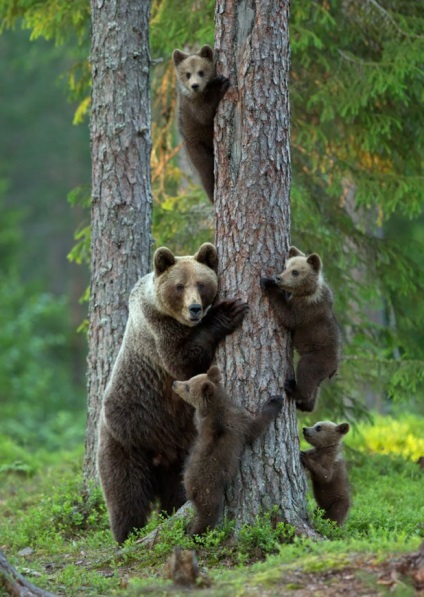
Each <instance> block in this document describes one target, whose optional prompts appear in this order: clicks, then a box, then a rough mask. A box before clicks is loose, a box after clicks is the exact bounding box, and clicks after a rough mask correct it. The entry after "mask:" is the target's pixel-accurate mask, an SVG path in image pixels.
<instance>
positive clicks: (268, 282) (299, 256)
mask: <svg viewBox="0 0 424 597" xmlns="http://www.w3.org/2000/svg"><path fill="white" fill-rule="evenodd" d="M288 256H289V258H288V260H287V262H286V265H285V268H284V271H283V273H281V274H280V275H278V276H272V277H265V278H261V287H262V289H263V290H264V291H265V292H266V294H267V296H268V298H269V300H270V302H271V305H272V306H273V308H274V310H275V312H276V315H277V318H278V319H279V320H280V322H281V323H282V325H284V326H285V327H286V328H287V329H288V330H291V331H292V333H293V344H294V348H295V349H296V350H297V352H298V353H299V355H300V359H299V362H298V365H297V369H296V379H288V380H286V384H285V390H286V392H287V394H288V395H289V396H290V397H292V398H293V399H294V400H295V401H296V405H297V407H298V408H299V409H300V410H303V411H308V412H310V411H313V410H314V407H315V402H316V398H317V394H318V388H319V385H320V384H321V382H322V381H323V380H324V379H326V378H327V377H328V378H331V377H333V375H334V374H335V373H336V372H337V368H338V366H339V362H340V356H341V334H340V329H339V326H338V324H337V321H336V318H335V316H334V313H333V293H332V291H331V289H330V288H329V286H328V285H327V284H326V283H325V281H324V278H323V275H322V264H321V259H320V257H319V255H317V254H316V253H313V254H312V255H309V256H306V255H305V254H304V253H302V252H301V251H299V250H298V249H296V247H290V249H289V255H288Z"/></svg>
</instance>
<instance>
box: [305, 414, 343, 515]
mask: <svg viewBox="0 0 424 597" xmlns="http://www.w3.org/2000/svg"><path fill="white" fill-rule="evenodd" d="M348 431H349V423H341V424H340V425H336V424H335V423H332V422H331V421H323V422H320V423H316V424H315V425H314V426H313V427H304V428H303V435H304V438H305V439H306V441H307V442H308V443H309V444H311V446H314V448H313V449H312V450H307V451H306V452H300V461H301V463H302V464H303V466H304V467H305V468H306V469H307V470H308V471H309V472H310V475H311V480H312V489H313V492H314V497H315V500H316V502H317V504H318V506H319V507H320V508H322V509H323V510H324V512H325V518H328V519H329V520H334V521H335V522H336V523H337V524H339V525H342V524H343V523H344V521H345V520H346V516H347V513H348V511H349V508H350V490H349V480H348V476H347V469H346V463H345V461H344V460H343V455H342V448H341V442H342V440H343V437H344V436H345V435H346V433H348Z"/></svg>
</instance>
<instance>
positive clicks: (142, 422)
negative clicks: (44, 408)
mask: <svg viewBox="0 0 424 597" xmlns="http://www.w3.org/2000/svg"><path fill="white" fill-rule="evenodd" d="M217 266H218V258H217V253H216V249H215V247H214V246H213V245H211V244H210V243H205V244H203V245H202V246H201V247H200V249H199V250H198V251H197V253H196V254H195V255H193V256H185V257H175V256H174V255H173V253H172V252H171V251H170V250H169V249H167V248H166V247H162V248H160V249H157V251H156V252H155V255H154V271H153V272H151V273H150V274H147V275H146V276H144V277H143V278H141V280H139V282H138V283H137V284H136V285H135V287H134V289H133V290H132V292H131V295H130V301H129V316H128V322H127V327H126V329H125V334H124V338H123V341H122V346H121V349H120V351H119V354H118V356H117V359H116V362H115V365H114V367H113V370H112V374H111V378H110V380H109V383H108V385H107V387H106V390H105V394H104V398H103V405H102V412H101V417H100V431H99V450H98V462H97V464H98V470H99V476H100V481H101V485H102V488H103V492H104V495H105V499H106V506H107V510H108V514H109V519H110V524H111V527H112V532H113V534H114V537H115V539H116V540H117V541H118V542H120V543H121V542H123V541H125V539H126V538H127V537H128V535H129V534H130V533H131V531H132V530H133V529H136V528H141V527H143V526H144V525H145V524H146V521H147V516H148V515H149V513H150V511H151V505H152V503H153V502H154V501H155V500H159V506H160V508H161V510H163V511H165V512H167V513H168V514H170V513H171V512H172V511H173V510H174V509H177V508H179V507H180V506H182V504H183V503H184V502H185V499H186V498H185V494H184V488H183V485H182V471H183V463H184V461H185V459H186V457H187V454H188V452H189V449H190V447H191V444H192V442H193V440H194V438H195V428H194V424H193V409H192V407H191V406H189V405H188V404H186V403H185V402H183V401H182V400H180V399H179V398H178V396H176V395H175V394H174V393H173V391H172V382H173V381H174V380H175V379H188V378H190V377H192V376H193V375H197V374H199V373H202V372H205V371H207V370H208V368H209V367H210V365H211V363H212V359H213V357H214V353H215V349H216V347H217V345H218V343H219V342H220V341H221V340H222V339H223V338H224V337H225V336H226V335H227V334H231V333H232V332H233V331H234V330H235V329H236V328H238V327H239V326H240V325H241V323H242V321H243V318H244V315H245V313H246V309H247V305H246V303H242V302H241V301H239V300H236V299H226V300H224V301H221V302H219V303H217V304H213V302H214V300H215V297H216V293H217V287H218V279H217V274H216V271H217Z"/></svg>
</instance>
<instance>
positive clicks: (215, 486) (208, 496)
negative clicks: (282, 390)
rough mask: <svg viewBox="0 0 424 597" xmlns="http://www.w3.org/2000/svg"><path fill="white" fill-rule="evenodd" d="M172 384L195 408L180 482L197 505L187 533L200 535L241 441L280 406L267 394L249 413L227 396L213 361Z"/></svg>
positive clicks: (215, 511) (211, 519)
mask: <svg viewBox="0 0 424 597" xmlns="http://www.w3.org/2000/svg"><path fill="white" fill-rule="evenodd" d="M172 388H173V390H174V392H175V393H176V394H178V396H180V397H181V398H182V399H183V400H184V401H185V402H187V403H188V404H191V406H194V408H195V409H196V413H195V421H196V426H197V430H198V435H197V438H196V440H195V442H194V445H193V447H192V449H191V451H190V454H189V456H188V459H187V461H186V464H185V467H184V487H185V490H186V495H187V497H188V499H189V500H191V501H192V502H193V504H194V506H195V508H196V518H195V520H194V522H193V524H192V525H191V528H190V534H192V535H200V534H202V533H204V532H205V531H206V529H207V528H208V527H209V528H211V529H212V528H213V527H214V526H215V525H216V524H217V522H218V519H219V516H220V512H221V509H222V502H223V497H224V490H225V487H226V485H227V483H229V482H230V481H231V479H232V478H233V477H234V475H235V473H236V471H237V465H238V462H239V460H240V456H241V453H242V450H243V448H244V446H245V444H247V443H252V442H253V441H254V440H255V439H256V438H258V437H259V436H260V435H261V434H262V433H263V432H264V431H265V429H266V428H267V427H268V425H269V424H270V423H271V422H272V421H273V420H274V419H275V418H276V417H277V415H278V414H279V412H280V411H281V408H282V405H283V400H282V397H275V398H271V399H270V400H268V402H266V403H265V404H264V406H263V408H262V411H261V412H260V413H259V414H258V415H257V416H256V417H253V416H252V415H251V414H250V413H249V412H248V411H247V410H246V409H245V408H243V407H241V406H238V405H237V404H234V403H233V402H231V400H230V398H229V397H228V395H227V393H226V391H225V390H224V388H223V387H222V385H221V373H220V371H219V369H218V367H216V366H214V367H211V368H210V369H209V370H208V372H207V373H204V374H200V375H196V376H195V377H192V378H191V379H189V380H188V381H174V383H173V384H172Z"/></svg>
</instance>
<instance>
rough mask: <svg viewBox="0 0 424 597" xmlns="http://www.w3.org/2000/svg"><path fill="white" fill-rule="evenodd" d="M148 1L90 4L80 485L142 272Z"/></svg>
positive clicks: (146, 245)
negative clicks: (88, 235) (88, 236)
mask: <svg viewBox="0 0 424 597" xmlns="http://www.w3.org/2000/svg"><path fill="white" fill-rule="evenodd" d="M149 13H150V1H149V0H142V1H140V2H131V1H130V0H110V1H108V2H105V1H104V0H91V19H92V48H91V63H92V80H93V91H92V115H91V147H92V214H91V218H92V241H91V243H92V244H91V248H92V260H91V298H90V309H89V318H90V330H89V356H88V421H87V431H86V456H85V464H84V474H85V478H86V479H92V478H95V476H96V472H95V459H96V451H97V421H98V416H99V413H100V406H101V399H102V395H103V392H104V389H105V385H106V383H107V381H108V379H109V377H110V373H111V368H112V366H113V363H114V360H115V357H116V354H117V351H118V349H119V346H120V344H121V340H122V336H123V332H124V329H125V324H126V320H127V305H128V296H129V292H130V290H131V288H132V287H133V286H134V284H135V282H136V281H137V280H138V278H140V277H141V276H142V275H144V274H146V273H147V272H148V271H149V265H150V249H151V244H152V243H151V234H150V229H151V212H152V196H151V187H150V152H151V137H150V94H149V70H150V69H149V67H150V56H149V35H148V32H149V29H148V27H149Z"/></svg>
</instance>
